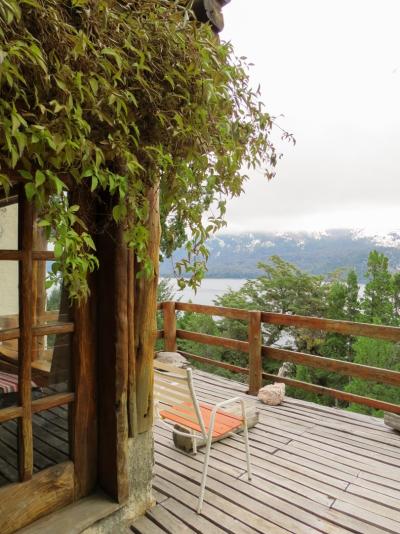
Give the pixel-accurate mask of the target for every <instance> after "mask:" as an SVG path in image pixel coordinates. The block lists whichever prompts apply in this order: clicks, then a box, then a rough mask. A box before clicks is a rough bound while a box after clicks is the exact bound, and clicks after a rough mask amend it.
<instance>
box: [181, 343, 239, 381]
mask: <svg viewBox="0 0 400 534" xmlns="http://www.w3.org/2000/svg"><path fill="white" fill-rule="evenodd" d="M178 352H179V354H182V356H184V357H185V358H188V359H192V360H195V361H197V362H201V363H206V364H208V365H215V367H220V368H221V369H227V370H228V371H231V372H232V373H240V374H243V375H248V374H249V370H248V369H247V368H246V367H239V366H238V365H232V364H230V363H225V362H220V361H218V360H213V359H212V358H205V357H204V356H197V354H192V353H191V352H185V351H183V350H179V349H178Z"/></svg>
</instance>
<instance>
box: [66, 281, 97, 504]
mask: <svg viewBox="0 0 400 534" xmlns="http://www.w3.org/2000/svg"><path fill="white" fill-rule="evenodd" d="M90 288H91V297H90V299H89V300H87V301H85V302H82V303H80V304H79V305H76V306H75V308H74V320H75V324H76V329H75V333H74V336H73V356H72V368H73V385H74V391H75V396H74V398H75V402H74V403H73V405H72V418H71V426H72V432H71V438H72V443H71V445H72V457H73V460H74V469H75V498H76V499H80V498H82V497H84V496H86V495H88V494H89V493H90V492H91V491H92V489H93V488H94V485H95V482H96V478H97V381H96V376H97V374H96V373H97V365H96V333H95V325H96V322H95V318H96V301H95V296H96V292H95V288H94V287H93V284H92V283H91V284H90Z"/></svg>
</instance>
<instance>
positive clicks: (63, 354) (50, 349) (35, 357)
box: [32, 334, 72, 399]
mask: <svg viewBox="0 0 400 534" xmlns="http://www.w3.org/2000/svg"><path fill="white" fill-rule="evenodd" d="M71 347H72V336H71V334H54V335H51V336H39V337H36V338H34V349H33V353H32V380H33V382H34V383H35V387H33V388H32V398H33V399H39V398H41V397H47V396H48V395H54V394H55V393H64V392H66V391H71Z"/></svg>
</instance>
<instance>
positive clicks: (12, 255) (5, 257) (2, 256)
mask: <svg viewBox="0 0 400 534" xmlns="http://www.w3.org/2000/svg"><path fill="white" fill-rule="evenodd" d="M22 257H23V254H22V252H21V251H20V250H0V261H20V260H21V259H22Z"/></svg>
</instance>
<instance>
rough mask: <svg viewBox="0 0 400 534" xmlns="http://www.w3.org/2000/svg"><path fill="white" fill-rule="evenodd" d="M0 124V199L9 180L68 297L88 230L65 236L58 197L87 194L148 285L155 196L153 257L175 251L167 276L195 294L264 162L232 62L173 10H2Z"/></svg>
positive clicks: (204, 30)
mask: <svg viewBox="0 0 400 534" xmlns="http://www.w3.org/2000/svg"><path fill="white" fill-rule="evenodd" d="M0 121H1V129H0V187H3V188H5V189H6V190H7V188H8V187H9V186H10V172H11V171H13V173H14V174H19V175H20V176H22V177H23V179H24V181H25V192H26V196H27V197H28V199H29V200H32V201H33V202H35V204H36V206H37V209H38V211H39V215H40V219H41V223H40V224H41V225H42V226H43V227H44V228H46V229H47V232H48V236H49V238H50V239H51V240H53V242H54V245H55V256H56V263H55V270H58V271H60V272H61V274H62V275H63V277H64V280H65V283H66V284H67V285H68V287H69V292H70V296H71V297H73V298H74V297H75V298H80V297H82V296H85V295H86V294H87V291H88V288H87V284H86V277H87V273H88V272H89V271H92V270H94V269H95V268H96V266H97V259H96V253H95V246H94V239H93V238H94V234H95V233H96V232H98V231H102V229H101V228H99V226H98V224H97V226H96V225H88V226H87V227H86V228H84V229H83V231H82V228H81V229H80V230H79V228H78V226H79V225H83V222H82V221H81V220H80V218H79V215H80V213H79V201H76V200H75V203H74V204H72V202H71V200H70V199H71V195H69V194H68V193H70V192H73V191H74V190H76V189H77V188H78V189H79V188H87V189H90V191H91V193H92V198H93V202H96V205H100V206H102V205H103V207H104V210H103V211H104V213H105V214H106V217H105V221H107V218H108V220H110V221H112V220H114V221H117V222H118V223H120V224H122V225H123V227H124V230H125V235H126V240H127V243H128V244H129V246H130V247H132V248H133V249H134V250H135V253H136V255H137V258H138V260H139V262H140V264H141V267H142V272H143V273H147V274H150V273H151V272H152V265H151V262H150V260H149V259H148V256H147V252H146V251H147V243H148V229H147V225H146V223H147V218H148V202H147V200H146V193H147V190H148V188H149V187H152V186H154V185H155V184H160V197H161V219H162V220H161V223H162V252H163V254H164V255H166V256H170V255H171V253H172V251H173V250H174V249H175V248H177V247H180V246H185V247H186V250H187V253H188V256H187V259H186V260H184V261H182V262H180V264H179V265H177V267H176V268H177V271H178V272H179V273H181V275H183V274H184V273H187V272H189V273H190V274H191V282H190V283H191V284H192V285H196V284H197V283H198V281H199V280H200V278H201V276H202V274H203V273H204V269H205V260H206V259H207V254H208V253H207V249H206V246H205V241H206V239H207V237H208V236H210V235H211V234H212V233H213V232H215V231H217V230H218V229H220V228H221V227H222V226H223V225H224V213H225V202H226V199H227V198H229V197H231V196H237V195H240V193H241V192H242V188H243V184H244V181H245V180H246V174H245V173H243V169H244V168H248V167H260V166H261V167H263V168H264V169H265V172H266V175H267V177H268V178H270V177H271V176H272V173H273V168H274V166H275V163H276V152H275V149H274V147H273V146H272V144H271V142H270V140H269V134H270V130H271V127H272V121H271V118H270V116H269V115H268V114H267V113H265V111H264V110H263V106H262V104H261V103H260V102H259V94H258V93H257V92H255V91H253V89H252V88H251V86H250V83H249V78H248V74H247V67H246V64H245V63H244V60H243V59H238V58H236V57H235V56H234V54H233V51H232V47H231V45H230V44H226V43H224V44H221V43H219V41H218V40H217V39H216V37H215V35H214V34H213V33H212V30H211V28H210V27H209V26H208V25H199V24H198V23H197V22H196V21H195V20H194V18H193V17H191V16H189V14H188V11H187V7H185V6H182V5H181V3H180V2H174V1H167V0H164V1H163V0H160V1H158V2H154V0H125V1H124V0H64V1H62V2H60V1H59V0H6V1H4V0H2V1H1V2H0ZM72 196H73V197H74V198H75V199H76V198H77V195H72ZM78 199H79V196H78ZM105 199H108V202H107V201H105ZM109 199H111V202H110V200H109ZM102 203H103V204H102ZM210 210H211V212H212V213H213V215H210ZM103 224H105V223H104V221H103Z"/></svg>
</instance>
